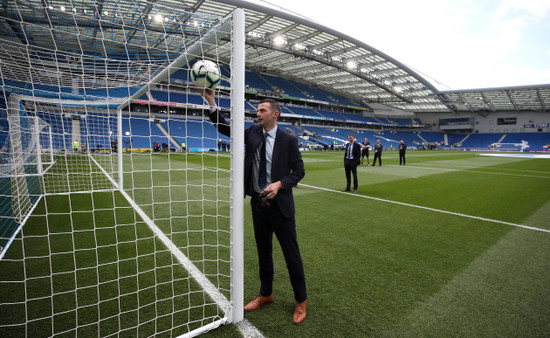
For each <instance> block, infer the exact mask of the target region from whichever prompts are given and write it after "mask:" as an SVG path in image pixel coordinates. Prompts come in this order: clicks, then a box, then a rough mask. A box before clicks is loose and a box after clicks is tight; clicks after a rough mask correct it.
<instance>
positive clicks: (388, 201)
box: [300, 183, 550, 233]
mask: <svg viewBox="0 0 550 338" xmlns="http://www.w3.org/2000/svg"><path fill="white" fill-rule="evenodd" d="M300 187H307V188H312V189H317V190H323V191H328V192H334V193H339V194H344V195H350V196H355V197H361V198H366V199H370V200H375V201H379V202H386V203H392V204H398V205H403V206H406V207H411V208H418V209H424V210H429V211H434V212H439V213H442V214H447V215H454V216H459V217H465V218H471V219H477V220H480V221H485V222H491V223H499V224H505V225H510V226H513V227H517V228H523V229H529V230H535V231H540V232H546V233H550V230H549V229H542V228H536V227H531V226H528V225H523V224H517V223H511V222H505V221H499V220H496V219H491V218H485V217H479V216H473V215H466V214H461V213H458V212H452V211H446V210H441V209H435V208H430V207H424V206H421V205H416V204H410V203H405V202H398V201H392V200H386V199H383V198H378V197H372V196H367V195H357V194H350V193H349V192H343V191H338V190H333V189H328V188H321V187H315V186H312V185H307V184H302V183H300Z"/></svg>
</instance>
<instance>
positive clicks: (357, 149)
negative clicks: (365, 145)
mask: <svg viewBox="0 0 550 338" xmlns="http://www.w3.org/2000/svg"><path fill="white" fill-rule="evenodd" d="M352 144H353V149H351V152H352V153H353V162H355V163H356V164H359V163H361V145H360V144H359V143H357V142H353V143H348V144H347V145H346V151H345V152H344V159H346V158H348V149H349V146H350V145H352Z"/></svg>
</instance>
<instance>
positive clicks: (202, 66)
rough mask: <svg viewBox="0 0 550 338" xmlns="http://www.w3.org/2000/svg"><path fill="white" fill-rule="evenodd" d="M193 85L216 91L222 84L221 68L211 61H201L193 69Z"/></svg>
mask: <svg viewBox="0 0 550 338" xmlns="http://www.w3.org/2000/svg"><path fill="white" fill-rule="evenodd" d="M191 80H192V81H193V85H194V86H195V87H199V88H208V89H214V88H216V86H217V85H218V84H220V81H221V76H220V68H218V66H217V65H216V64H215V63H214V62H212V61H209V60H199V61H197V62H195V64H194V65H193V68H191Z"/></svg>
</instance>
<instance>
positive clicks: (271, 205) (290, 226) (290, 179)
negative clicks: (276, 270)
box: [200, 89, 307, 324]
mask: <svg viewBox="0 0 550 338" xmlns="http://www.w3.org/2000/svg"><path fill="white" fill-rule="evenodd" d="M200 92H201V94H202V95H203V97H204V98H205V100H206V101H207V102H208V104H209V105H210V113H209V116H208V117H209V118H210V120H211V121H212V123H214V125H215V126H216V128H217V129H218V131H219V132H220V133H222V134H224V135H227V136H231V129H230V127H229V125H228V124H227V122H226V120H225V118H224V117H223V115H222V114H221V112H220V111H219V110H218V109H217V107H216V101H215V99H214V91H213V90H208V89H205V90H200ZM280 115H281V108H280V106H279V104H278V103H277V102H276V101H274V100H271V99H266V100H263V101H261V102H260V104H259V105H258V108H257V112H256V116H257V119H258V123H257V124H254V125H252V126H250V127H249V128H247V129H246V130H245V164H244V184H245V187H244V189H245V194H247V195H249V196H251V197H252V198H251V201H250V205H251V209H252V220H253V223H254V236H255V238H256V247H257V250H258V262H259V267H260V291H259V295H258V296H257V297H256V298H255V299H254V300H252V301H251V302H249V303H248V304H246V305H245V307H244V310H245V311H248V312H250V311H255V310H258V309H260V308H261V307H262V306H264V305H265V304H269V303H271V302H273V287H272V284H273V254H272V251H273V248H272V246H273V233H275V235H276V236H277V239H278V241H279V244H280V245H281V249H282V251H283V255H284V257H285V261H286V266H287V269H288V273H289V276H290V282H291V284H292V288H293V291H294V298H295V300H296V306H295V308H294V314H293V317H292V321H293V323H294V324H300V323H302V322H303V321H304V320H305V318H306V303H307V292H306V279H305V273H304V266H303V262H302V257H301V254H300V249H299V247H298V240H297V236H296V222H295V217H294V215H295V207H294V197H293V195H292V188H293V187H294V186H296V185H297V184H298V182H299V181H300V180H301V179H302V178H303V177H304V175H305V169H304V162H303V160H302V155H301V154H300V150H299V148H298V139H297V138H296V137H295V136H292V135H290V134H288V133H286V132H285V131H283V129H282V128H279V127H278V126H277V120H278V118H279V116H280Z"/></svg>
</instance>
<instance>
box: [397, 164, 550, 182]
mask: <svg viewBox="0 0 550 338" xmlns="http://www.w3.org/2000/svg"><path fill="white" fill-rule="evenodd" d="M387 166H389V167H398V165H396V164H389V165H387ZM407 168H416V169H428V170H441V171H460V172H465V173H478V174H488V175H504V176H518V177H529V178H544V179H548V178H550V176H542V175H527V174H508V173H494V172H490V171H481V170H463V169H450V168H437V167H422V166H413V165H408V166H407Z"/></svg>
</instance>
